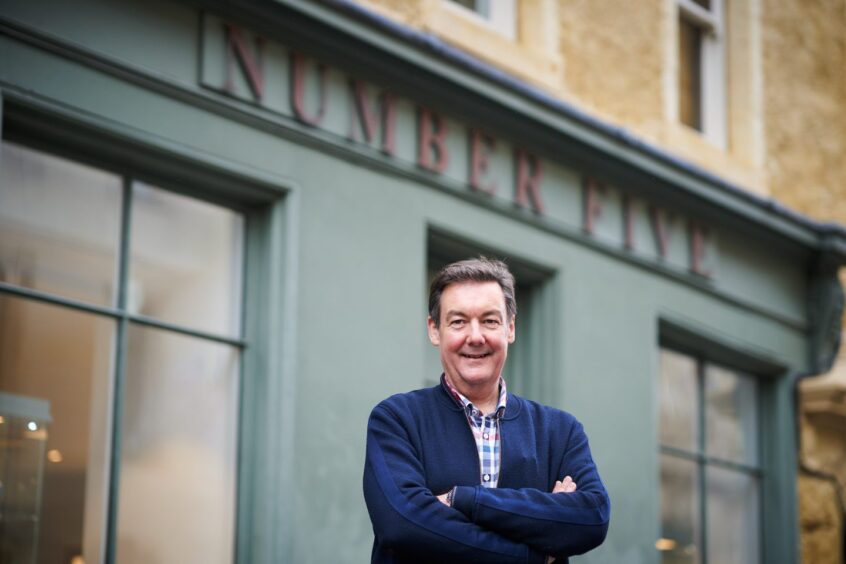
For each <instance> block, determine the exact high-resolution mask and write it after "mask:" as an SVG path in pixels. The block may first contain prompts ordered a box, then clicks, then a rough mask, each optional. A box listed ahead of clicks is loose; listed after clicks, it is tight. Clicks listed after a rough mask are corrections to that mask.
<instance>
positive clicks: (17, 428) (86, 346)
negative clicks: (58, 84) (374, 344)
mask: <svg viewBox="0 0 846 564" xmlns="http://www.w3.org/2000/svg"><path fill="white" fill-rule="evenodd" d="M0 156H1V157H2V162H0V482H2V492H3V495H2V496H0V514H2V520H0V525H2V526H0V561H2V562H78V561H84V562H101V561H104V560H106V559H107V557H106V552H108V553H109V558H110V559H112V560H117V561H119V562H124V563H129V564H133V563H142V562H143V563H147V562H165V561H167V562H188V561H197V562H209V563H215V562H220V563H224V562H231V560H232V555H233V554H234V540H235V498H236V495H235V489H236V457H237V433H238V425H237V422H238V418H239V414H238V394H239V386H240V359H241V356H242V353H243V349H244V343H243V341H242V340H241V337H240V335H241V326H240V319H241V310H242V306H241V304H242V289H241V286H242V284H241V277H242V272H243V250H242V249H243V244H244V218H243V216H242V215H241V214H240V213H239V212H236V211H233V210H231V209H228V208H224V207H221V206H218V205H213V204H210V203H206V202H203V201H200V200H198V199H194V198H189V197H186V196H183V195H178V194H175V193H173V192H169V191H166V190H164V189H162V188H160V187H158V186H153V185H149V184H145V183H143V182H141V181H139V180H137V179H135V178H132V177H129V176H127V175H124V174H120V173H114V172H110V171H106V170H102V169H100V168H96V167H92V166H89V165H87V164H83V163H81V162H77V161H73V160H68V159H65V158H60V157H58V156H54V155H52V154H49V153H46V152H43V151H40V150H36V149H33V148H29V147H26V146H23V145H19V144H16V143H13V142H10V141H7V140H4V141H3V143H2V144H0ZM115 494H116V495H115ZM109 531H112V532H113V533H111V534H113V537H110V533H109ZM107 547H108V548H107Z"/></svg>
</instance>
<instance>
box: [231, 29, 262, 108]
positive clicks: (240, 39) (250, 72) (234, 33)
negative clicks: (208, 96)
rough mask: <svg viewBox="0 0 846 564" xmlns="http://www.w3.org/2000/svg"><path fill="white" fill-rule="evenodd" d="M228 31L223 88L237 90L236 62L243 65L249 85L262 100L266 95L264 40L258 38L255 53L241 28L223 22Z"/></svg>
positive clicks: (258, 100) (257, 99) (254, 96)
mask: <svg viewBox="0 0 846 564" xmlns="http://www.w3.org/2000/svg"><path fill="white" fill-rule="evenodd" d="M223 27H224V30H225V32H226V82H225V83H224V85H223V89H224V90H225V91H226V92H229V93H230V94H232V93H234V92H235V82H234V79H233V77H232V74H233V70H234V67H235V65H236V63H237V64H238V65H239V66H240V67H241V70H242V71H243V73H244V78H246V79H247V85H248V86H249V87H250V91H251V92H252V93H253V98H255V100H256V101H257V102H261V98H262V96H264V69H263V68H262V66H263V59H264V40H263V39H262V38H261V37H259V38H257V39H256V50H255V53H254V52H253V51H252V50H250V49H249V48H248V47H247V42H246V40H245V39H244V36H243V35H242V34H241V30H240V29H239V28H237V27H235V26H234V25H232V24H228V23H226V24H223Z"/></svg>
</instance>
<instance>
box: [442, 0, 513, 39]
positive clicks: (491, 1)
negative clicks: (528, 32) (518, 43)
mask: <svg viewBox="0 0 846 564" xmlns="http://www.w3.org/2000/svg"><path fill="white" fill-rule="evenodd" d="M446 1H447V3H448V4H451V5H454V6H460V7H461V8H463V9H465V10H468V11H469V12H472V13H473V14H475V15H476V16H477V17H478V18H480V19H481V20H483V21H484V22H485V23H486V24H487V25H489V26H490V27H492V28H493V29H495V30H496V31H497V32H499V33H500V34H502V35H504V36H505V37H507V38H508V39H512V40H513V39H516V38H517V6H516V1H515V0H446Z"/></svg>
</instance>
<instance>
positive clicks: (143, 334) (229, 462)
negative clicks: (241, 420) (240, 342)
mask: <svg viewBox="0 0 846 564" xmlns="http://www.w3.org/2000/svg"><path fill="white" fill-rule="evenodd" d="M238 359H239V354H238V351H237V349H235V348H233V347H230V346H227V345H221V344H217V343H212V342H208V341H202V340H200V339H195V338H191V337H185V336H182V335H178V334H175V333H171V332H168V331H163V330H159V329H150V328H144V327H138V326H134V327H132V328H131V329H130V332H129V356H128V358H127V367H126V383H125V389H126V392H125V397H124V420H123V427H122V436H121V444H122V450H121V466H120V467H121V476H120V496H119V500H120V507H119V510H118V551H117V555H118V561H119V562H121V563H125V564H126V563H128V564H134V563H138V564H147V563H149V562H203V563H206V564H214V563H218V562H219V563H225V562H230V561H231V557H232V547H233V545H232V543H233V537H232V531H233V530H234V514H235V510H234V502H235V465H236V438H237V437H236V431H237V420H238V409H237V408H238V406H237V399H238ZM174 531H178V534H174Z"/></svg>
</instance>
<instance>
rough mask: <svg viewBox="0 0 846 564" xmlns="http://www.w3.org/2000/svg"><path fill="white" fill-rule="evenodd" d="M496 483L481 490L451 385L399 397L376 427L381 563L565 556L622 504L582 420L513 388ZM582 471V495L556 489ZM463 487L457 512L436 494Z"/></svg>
mask: <svg viewBox="0 0 846 564" xmlns="http://www.w3.org/2000/svg"><path fill="white" fill-rule="evenodd" d="M500 440H501V448H502V451H501V452H502V465H501V469H500V476H499V484H498V486H499V487H497V488H496V489H491V488H485V487H482V486H481V485H480V477H479V474H480V472H479V455H478V453H477V450H476V443H475V441H474V439H473V434H472V431H471V430H470V426H469V425H468V423H467V419H466V416H465V415H464V412H463V411H462V410H461V409H460V408H459V407H458V405H456V403H455V402H454V401H453V400H452V399H451V398H450V397H449V396H448V392H447V391H446V390H445V389H444V388H443V387H442V386H441V385H439V386H435V387H433V388H427V389H424V390H417V391H414V392H409V393H407V394H398V395H395V396H392V397H390V398H388V399H386V400H385V401H383V402H381V403H380V404H379V405H377V406H376V407H375V408H374V409H373V412H372V413H371V415H370V421H369V423H368V426H367V459H366V461H365V465H364V498H365V500H366V502H367V510H368V511H369V512H370V520H371V521H372V523H373V531H374V534H375V540H374V543H373V553H372V558H371V561H372V562H373V563H379V564H382V563H386V564H387V563H392V564H406V563H408V564H412V563H424V562H425V563H432V562H438V564H448V563H452V562H455V563H462V564H466V563H472V562H480V563H482V562H484V563H491V564H496V563H503V564H505V563H508V564H512V563H517V562H520V563H538V564H543V563H544V562H545V561H546V556H547V555H552V556H555V557H556V558H557V560H556V562H557V563H562V562H567V557H568V556H572V555H575V554H582V553H584V552H586V551H588V550H590V549H592V548H594V547H596V546H599V545H600V544H601V543H602V541H603V540H604V539H605V534H606V532H607V531H608V522H609V519H610V513H611V506H610V501H609V499H608V494H607V493H606V491H605V487H604V486H603V484H602V481H601V479H600V478H599V474H598V472H597V470H596V465H595V464H594V462H593V458H592V457H591V454H590V448H589V446H588V440H587V436H586V435H585V433H584V430H583V428H582V425H581V424H580V423H579V422H578V421H576V419H575V418H574V417H573V416H572V415H570V414H569V413H566V412H564V411H560V410H558V409H553V408H551V407H546V406H543V405H540V404H538V403H535V402H532V401H528V400H525V399H523V398H521V397H518V396H515V395H513V394H509V395H508V402H507V406H506V409H505V414H504V415H503V418H502V420H501V421H500ZM564 476H571V477H572V478H573V480H574V481H575V482H576V484H577V488H578V489H577V491H576V492H574V493H569V494H565V493H555V494H553V493H550V492H551V491H552V488H553V486H554V484H555V481H556V480H560V479H562V478H563V477H564ZM453 486H458V487H457V488H456V493H455V499H454V501H453V507H447V506H446V505H444V504H443V503H441V502H440V501H438V499H437V497H436V495H437V494H442V493H444V492H446V491H448V490H450V489H451V488H452V487H453Z"/></svg>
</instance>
